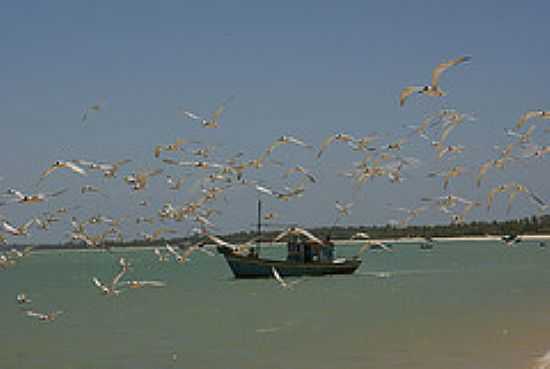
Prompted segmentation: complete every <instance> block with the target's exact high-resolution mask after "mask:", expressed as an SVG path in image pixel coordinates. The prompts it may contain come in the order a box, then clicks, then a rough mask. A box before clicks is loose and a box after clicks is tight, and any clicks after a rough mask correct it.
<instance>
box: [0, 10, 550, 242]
mask: <svg viewBox="0 0 550 369" xmlns="http://www.w3.org/2000/svg"><path fill="white" fill-rule="evenodd" d="M549 8H550V5H549V4H548V3H547V2H543V1H537V2H523V3H520V2H496V1H487V2H474V1H462V2H438V1H416V2H404V1H403V2H397V1H379V2H367V1H348V2H345V3H343V4H340V3H337V2H334V1H299V2H294V1H292V2H291V1H278V2H261V1H173V2H171V1H170V2H169V1H165V2H162V3H160V4H156V3H153V2H150V1H131V2H130V1H117V2H97V1H88V2H81V1H54V2H39V1H35V2H25V3H23V4H21V3H20V2H11V3H8V4H4V5H3V11H2V12H1V14H0V32H1V33H2V35H3V42H2V62H1V66H2V68H1V71H0V74H1V76H2V78H1V81H2V82H1V85H0V101H1V102H0V106H1V110H0V111H1V116H0V119H1V121H2V123H1V127H2V134H1V135H0V147H2V151H3V153H4V155H2V156H0V176H2V177H4V178H5V179H4V181H3V182H0V186H1V187H0V190H2V188H4V189H5V188H7V187H16V188H20V189H22V190H25V191H29V192H32V190H33V189H34V187H33V185H34V183H35V182H36V180H37V178H38V176H39V174H40V173H41V172H42V171H43V170H44V169H45V168H46V167H48V166H49V165H50V164H51V163H52V162H53V161H55V160H57V159H75V158H87V159H95V160H104V161H112V160H118V159H121V158H132V159H133V160H134V161H133V163H132V164H131V165H129V166H128V168H126V172H127V171H131V170H133V169H137V168H141V167H149V168H152V167H159V166H161V165H160V164H161V163H159V162H158V161H156V160H154V158H153V157H152V149H153V147H154V146H155V145H156V144H159V143H170V142H172V141H173V140H174V139H175V138H176V137H184V138H188V139H198V140H202V141H204V142H208V143H212V144H217V145H220V147H219V149H218V151H217V152H218V153H219V155H220V156H221V155H222V153H223V154H229V153H233V152H237V151H244V152H245V153H247V157H254V156H256V155H258V154H259V153H260V152H261V150H263V149H264V148H265V147H266V146H267V145H269V143H270V142H272V141H273V140H274V139H276V138H277V137H278V136H280V135H283V134H286V135H293V136H296V137H299V138H301V139H303V140H305V141H307V142H309V143H312V144H314V145H318V144H319V143H320V142H321V141H322V140H323V139H324V138H325V137H326V136H328V135H329V134H332V133H336V132H347V133H350V134H353V135H357V136H364V135H367V134H369V133H373V132H376V133H379V134H383V135H387V136H385V137H390V136H391V137H398V136H399V135H402V134H404V133H406V132H407V131H406V130H405V129H404V128H403V126H404V125H407V124H417V123H418V122H419V121H420V120H421V119H422V118H423V117H424V116H425V115H426V114H428V113H431V112H434V111H436V110H438V109H440V108H442V107H449V108H455V109H457V110H459V111H462V112H468V113H473V114H474V115H475V116H476V117H477V118H478V120H477V121H476V122H475V123H473V124H471V125H465V126H463V127H460V129H457V130H456V132H454V133H453V137H452V139H453V143H461V144H463V145H465V146H467V152H466V155H465V156H464V159H463V160H462V161H461V160H459V161H457V163H465V164H466V165H468V166H472V167H475V165H477V164H479V163H480V162H482V161H483V160H485V159H486V158H488V157H490V156H491V155H493V156H494V151H493V149H492V146H493V145H494V144H500V145H503V144H505V143H506V142H508V139H507V138H506V137H505V135H504V133H503V132H504V128H508V127H512V126H513V125H514V123H515V121H516V120H517V118H518V117H519V116H520V115H521V114H522V113H523V112H525V111H527V110H531V109H545V108H546V109H550V105H549V104H550V92H549V91H550V90H549V89H548V86H547V85H548V78H547V65H548V60H549V57H550V48H548V36H547V19H546V18H547V16H546V15H547V14H548V11H549V10H550V9H549ZM460 55H472V57H473V59H472V62H471V63H468V64H465V65H461V66H458V67H456V68H453V69H452V70H449V71H448V72H447V73H446V74H445V75H444V76H443V78H442V81H441V84H442V86H443V88H444V89H445V90H446V91H447V92H448V93H449V94H448V96H446V97H445V98H442V99H433V98H426V97H423V96H413V97H412V98H411V99H410V101H409V102H408V103H407V104H406V106H405V107H403V108H400V107H399V104H398V94H399V91H400V89H401V88H402V87H404V86H406V85H409V84H423V83H427V82H428V81H429V78H430V73H431V70H432V68H433V67H434V66H435V65H436V64H438V63H440V62H442V61H445V60H448V59H450V58H454V57H457V56H460ZM230 96H234V98H233V100H232V101H231V102H230V104H229V105H228V107H227V110H226V111H225V113H224V115H223V117H222V127H221V128H220V129H218V130H205V129H203V128H200V127H198V125H197V124H196V122H193V121H189V120H185V119H183V118H182V117H181V116H178V113H177V112H178V108H180V107H183V108H187V109H190V110H192V111H195V112H198V113H205V114H206V113H208V112H209V111H212V110H213V109H214V108H215V107H216V106H217V105H218V104H219V103H220V102H222V101H224V100H226V99H227V98H228V97H230ZM97 102H102V103H104V109H103V111H101V112H99V113H97V114H93V115H92V116H91V117H90V120H89V122H88V123H87V124H86V126H83V125H82V124H81V122H80V117H81V115H82V112H83V110H84V109H85V107H86V106H88V105H91V104H95V103H97ZM544 124H547V125H548V123H547V122H540V123H539V127H542V126H543V125H544ZM540 131H542V128H541V129H540ZM547 138H548V136H546V137H545V136H544V135H542V132H538V135H537V142H539V143H541V144H545V143H547ZM545 139H546V141H545ZM415 145H422V142H417V143H415ZM419 150H420V154H421V159H422V160H423V168H422V169H421V170H419V173H422V174H418V175H416V174H415V172H414V171H412V172H411V173H410V178H408V179H407V181H406V182H405V183H403V184H401V185H390V184H389V183H388V182H387V181H386V180H385V179H380V180H377V181H375V182H373V183H372V184H369V185H367V187H366V188H365V189H364V190H363V191H362V192H361V194H360V195H354V196H352V191H351V189H352V186H351V185H350V183H349V180H347V179H344V178H341V177H338V176H336V175H335V173H336V172H337V171H338V170H340V169H342V170H343V169H346V168H349V167H350V166H351V163H352V162H353V161H354V160H358V159H359V158H358V157H357V156H356V155H355V156H354V155H353V154H351V153H349V150H346V149H345V148H344V147H343V146H342V145H334V146H332V147H331V148H330V149H329V150H328V151H327V153H326V154H325V155H324V158H323V160H322V161H321V163H318V162H316V161H315V160H314V155H312V154H310V153H307V152H306V153H304V152H303V150H299V149H298V148H288V149H286V150H284V151H281V152H279V153H277V154H276V156H277V158H278V159H281V160H283V161H286V162H287V163H288V164H289V165H290V163H295V162H296V163H301V164H303V165H304V166H307V167H310V168H313V169H314V170H316V173H317V174H318V175H319V176H320V177H321V181H320V183H319V184H318V185H316V186H314V187H312V188H311V190H310V191H308V193H307V194H306V196H304V197H303V198H301V199H299V200H298V201H296V202H294V203H290V204H282V203H278V202H275V201H271V200H268V202H270V203H269V204H268V207H269V206H271V207H273V208H274V209H277V210H278V211H280V212H281V213H282V214H285V216H284V217H283V219H282V220H281V221H289V222H298V223H300V224H304V225H319V224H327V223H330V222H332V220H333V219H334V216H335V209H334V201H335V200H341V201H343V202H347V201H352V200H354V201H355V202H356V206H355V208H354V210H353V214H352V216H351V217H350V218H349V219H348V220H347V221H348V222H349V223H350V224H365V223H367V224H373V223H375V224H378V223H385V222H387V221H388V220H389V219H391V218H395V217H396V214H395V212H392V211H389V210H388V209H387V203H390V202H391V203H392V204H394V205H395V206H405V207H412V206H415V205H416V204H417V203H418V201H417V199H418V198H420V197H421V196H426V195H434V196H435V195H441V194H443V191H442V188H441V183H440V181H439V180H433V179H431V180H426V178H425V175H424V173H425V172H426V171H429V170H433V169H441V168H445V167H448V166H450V165H451V164H455V163H454V162H453V163H436V162H435V161H434V160H433V155H431V154H430V153H431V152H430V151H429V150H424V151H422V149H419ZM411 151H415V149H411ZM266 171H267V173H266V174H265V179H266V180H267V179H269V178H274V177H275V175H274V174H273V171H274V169H268V170H266ZM126 172H124V173H126ZM124 173H123V174H124ZM547 173H548V161H547V159H546V160H543V161H539V162H536V163H535V162H530V163H528V164H527V165H517V166H511V167H510V168H508V169H506V170H505V171H503V172H502V173H500V172H499V173H496V174H494V175H492V176H490V178H489V180H488V181H487V182H488V183H487V186H484V187H483V188H482V189H481V190H480V191H478V190H476V189H475V188H474V186H473V181H472V179H471V177H470V178H465V179H463V180H462V179H461V180H458V181H457V184H456V186H455V187H454V188H452V192H453V193H456V194H459V195H461V196H464V197H468V198H477V199H483V198H484V197H485V195H486V192H487V190H488V189H489V188H490V187H489V186H490V185H494V184H499V183H501V182H503V181H507V180H518V181H522V182H525V183H528V184H529V185H530V186H531V187H532V188H533V189H535V190H536V191H537V192H538V193H539V194H540V195H542V196H543V197H546V198H547V199H550V188H549V185H548V174H547ZM257 177H258V178H264V177H262V175H261V174H259V175H258V176H257ZM90 181H92V182H93V183H94V184H102V185H104V186H105V188H106V189H107V191H108V192H109V193H111V194H112V195H113V197H116V200H117V201H113V200H112V199H111V200H108V201H107V200H102V199H99V200H89V199H88V200H86V199H78V198H79V196H78V188H79V186H80V185H82V184H85V183H88V182H90ZM94 181H95V182H94ZM154 182H155V183H153V184H152V186H151V188H150V189H149V191H148V192H147V193H146V194H132V195H128V194H129V191H128V189H127V187H126V186H125V185H124V183H122V181H121V179H120V178H119V179H118V180H117V181H115V182H107V183H105V184H103V183H102V181H101V179H98V178H95V177H94V178H87V179H86V180H83V179H80V178H74V176H70V175H64V174H60V175H56V176H55V177H54V176H52V178H48V181H47V182H46V183H45V184H44V187H41V190H55V189H58V188H60V187H70V188H71V192H70V193H68V194H67V195H66V196H64V197H63V198H59V199H56V201H55V202H54V203H52V204H45V205H38V206H35V207H32V208H26V207H25V208H22V207H18V206H10V207H5V208H3V209H0V214H2V215H4V216H6V217H7V218H9V219H13V222H14V223H18V221H23V220H25V219H26V218H28V217H29V216H31V215H32V214H34V213H37V212H40V211H43V210H47V209H51V208H55V207H57V206H58V205H68V204H71V203H73V202H75V201H77V199H78V201H79V203H82V206H83V208H82V209H81V210H79V211H80V214H79V215H80V216H82V217H84V216H85V215H92V213H94V212H101V213H105V214H107V215H110V214H113V215H114V214H120V215H122V214H137V212H139V211H142V210H141V209H136V208H135V206H134V204H135V202H136V201H135V199H136V198H139V197H149V198H151V199H153V201H154V202H155V201H156V204H155V205H156V206H157V207H158V206H159V205H160V204H162V203H163V202H164V201H166V200H167V196H168V199H169V200H172V201H175V202H177V203H182V202H183V201H185V199H188V198H191V197H192V196H193V194H189V193H188V192H182V194H179V195H173V194H165V192H166V191H165V190H164V187H163V185H164V184H163V182H162V180H160V179H157V180H156V181H154ZM156 182H158V183H156ZM371 185H372V186H371ZM186 196H187V197H186ZM227 197H228V204H225V203H224V202H223V201H222V202H221V203H220V204H219V205H220V208H221V209H222V210H223V211H224V214H222V216H221V217H220V218H219V219H218V220H217V223H218V224H219V226H220V231H227V230H235V229H239V228H242V227H247V226H248V225H249V223H250V222H251V220H252V219H254V204H253V199H254V198H255V197H256V194H255V193H254V191H251V190H235V191H233V192H232V193H230V194H228V196H227ZM352 197H353V198H352ZM549 201H550V200H549ZM503 209H504V206H502V207H500V208H497V209H495V210H494V211H493V212H491V213H487V212H485V211H478V212H476V213H474V214H472V217H473V218H479V219H493V218H502V217H504V213H503ZM155 210H156V209H155V208H152V209H149V210H148V211H149V212H153V211H155ZM532 211H533V208H532V207H530V206H529V205H528V203H527V202H526V201H524V200H520V201H518V202H517V203H516V204H515V205H514V210H513V212H512V214H511V216H523V215H529V214H531V213H532ZM418 221H419V222H420V223H429V222H436V221H441V216H440V215H437V214H436V213H433V214H426V215H425V216H423V217H422V218H419V220H418ZM65 228H66V227H65ZM65 228H64V227H62V226H60V227H57V228H56V229H55V230H54V231H52V232H51V235H50V236H48V237H51V238H52V239H64V237H65V235H64V232H65V230H66V229H65ZM184 228H185V227H184ZM137 231H139V230H138V229H131V230H130V231H129V232H130V234H132V235H133V234H135V233H136V232H137ZM34 233H35V236H36V239H41V238H44V239H47V238H48V237H46V236H44V235H43V234H41V233H38V231H35V232H34Z"/></svg>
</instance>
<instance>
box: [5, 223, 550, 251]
mask: <svg viewBox="0 0 550 369" xmlns="http://www.w3.org/2000/svg"><path fill="white" fill-rule="evenodd" d="M308 230H309V231H310V232H312V233H313V234H314V235H316V236H317V237H319V238H320V239H326V238H329V237H330V239H332V240H347V239H350V238H351V237H352V236H353V235H354V234H355V233H357V232H364V233H367V234H368V235H369V236H370V237H371V238H405V237H461V236H485V235H507V234H518V235H520V234H546V235H550V215H542V216H532V217H527V218H521V219H512V220H505V221H496V220H494V221H492V222H483V221H474V222H470V223H464V224H441V225H412V226H407V227H399V226H394V225H384V226H375V225H371V226H345V227H344V226H335V227H317V228H308ZM281 231H282V229H280V230H272V231H266V232H262V234H261V237H260V238H261V241H262V242H271V241H272V240H273V239H274V238H275V237H276V236H277V235H278V234H279V233H280V232H281ZM221 236H222V238H223V239H224V240H226V241H228V242H231V243H242V242H246V241H248V240H250V239H252V238H254V237H257V236H258V234H257V232H256V231H242V232H236V233H231V234H226V235H221ZM200 239H201V237H200V236H193V237H187V238H174V239H170V240H166V239H159V240H155V241H144V240H131V241H124V242H116V241H109V242H106V243H105V245H104V247H105V248H110V247H164V245H165V244H166V242H169V243H171V244H174V245H181V244H186V243H190V242H198V241H199V240H200ZM16 246H17V245H16ZM20 246H21V245H20ZM35 248H38V249H61V248H62V249H86V248H87V247H86V246H85V245H84V244H81V243H74V242H69V243H65V244H50V245H36V246H35Z"/></svg>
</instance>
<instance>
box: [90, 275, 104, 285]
mask: <svg viewBox="0 0 550 369" xmlns="http://www.w3.org/2000/svg"><path fill="white" fill-rule="evenodd" d="M92 282H93V284H94V285H95V286H96V287H97V288H103V287H104V286H103V283H101V281H100V280H99V279H97V277H93V278H92Z"/></svg>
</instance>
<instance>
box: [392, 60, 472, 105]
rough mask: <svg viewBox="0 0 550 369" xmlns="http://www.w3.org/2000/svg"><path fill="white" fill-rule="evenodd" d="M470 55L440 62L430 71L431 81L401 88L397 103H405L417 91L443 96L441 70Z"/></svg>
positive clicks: (456, 63)
mask: <svg viewBox="0 0 550 369" xmlns="http://www.w3.org/2000/svg"><path fill="white" fill-rule="evenodd" d="M471 59H472V58H471V57H470V56H461V57H460V58H457V59H453V60H450V61H448V62H445V63H441V64H439V65H438V66H436V67H435V69H434V70H433V71H432V83H431V84H430V85H427V86H423V87H422V86H408V87H405V88H404V89H403V90H401V93H400V95H399V105H401V106H403V105H405V101H406V99H407V98H408V97H409V96H411V95H412V94H414V93H419V94H423V95H427V96H445V95H446V93H445V92H444V91H443V90H442V89H441V88H440V87H439V79H440V78H441V75H442V74H443V72H445V71H446V70H447V69H449V68H450V67H452V66H455V65H458V64H461V63H464V62H467V61H469V60H471Z"/></svg>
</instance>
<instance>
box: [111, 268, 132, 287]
mask: <svg viewBox="0 0 550 369" xmlns="http://www.w3.org/2000/svg"><path fill="white" fill-rule="evenodd" d="M127 271H128V266H127V265H123V266H122V269H121V270H120V272H118V274H117V275H115V277H114V278H113V280H112V281H111V288H114V287H115V286H116V285H117V284H118V282H120V280H121V279H122V277H123V276H124V274H126V272H127Z"/></svg>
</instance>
